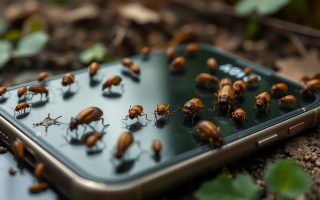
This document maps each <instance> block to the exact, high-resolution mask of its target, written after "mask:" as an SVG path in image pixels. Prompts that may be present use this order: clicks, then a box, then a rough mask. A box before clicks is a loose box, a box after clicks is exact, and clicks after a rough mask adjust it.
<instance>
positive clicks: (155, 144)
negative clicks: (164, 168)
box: [151, 140, 162, 156]
mask: <svg viewBox="0 0 320 200" xmlns="http://www.w3.org/2000/svg"><path fill="white" fill-rule="evenodd" d="M151 147H152V150H153V153H154V155H156V156H159V155H160V152H161V149H162V144H161V141H160V140H153V141H152V146H151Z"/></svg>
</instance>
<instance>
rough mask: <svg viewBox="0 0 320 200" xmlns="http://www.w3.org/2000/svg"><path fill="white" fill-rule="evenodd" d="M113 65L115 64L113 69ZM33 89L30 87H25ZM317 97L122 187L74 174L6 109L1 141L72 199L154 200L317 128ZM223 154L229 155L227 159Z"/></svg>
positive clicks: (268, 72)
mask: <svg viewBox="0 0 320 200" xmlns="http://www.w3.org/2000/svg"><path fill="white" fill-rule="evenodd" d="M199 46H200V48H201V49H205V50H209V51H213V52H215V53H218V54H220V55H221V56H224V57H228V59H233V60H234V61H235V63H237V64H239V65H245V66H249V67H251V68H253V69H254V71H259V72H260V73H262V74H265V75H267V76H276V77H277V78H278V79H280V80H285V81H287V82H291V83H292V84H294V85H297V86H298V87H301V85H299V84H297V83H295V82H293V81H290V80H288V79H285V78H283V77H281V76H279V75H277V74H276V73H274V72H273V71H271V70H269V69H266V68H263V67H261V66H259V65H256V64H253V63H251V62H249V61H246V60H244V59H242V58H239V57H237V56H235V55H232V54H228V53H225V52H222V51H220V50H217V49H215V48H213V47H210V46H208V45H203V44H199ZM179 48H184V46H180V47H179ZM133 59H134V57H133ZM115 63H118V62H115ZM113 64H114V63H111V64H107V65H113ZM107 65H105V66H107ZM85 70H86V69H82V70H78V71H76V72H75V74H77V73H82V72H84V71H85ZM60 77H61V76H54V77H52V78H50V79H57V78H60ZM29 84H30V83H27V84H23V85H29ZM21 86H22V85H19V86H16V87H12V88H10V89H15V88H17V87H21ZM316 96H317V98H316V100H315V102H313V103H312V104H310V105H308V111H306V109H305V108H301V109H297V110H294V111H293V112H290V113H287V114H284V115H282V116H280V117H278V118H276V119H272V120H269V121H267V122H264V123H262V124H259V125H257V126H255V127H252V128H249V129H246V130H244V131H241V132H239V133H237V134H234V135H231V136H228V137H227V138H226V144H225V145H223V146H222V147H221V148H217V149H210V148H209V146H208V145H204V146H201V147H199V148H197V149H194V150H193V151H192V152H189V153H188V154H186V153H185V155H184V156H177V158H175V159H172V160H171V161H169V162H166V163H164V164H160V165H159V166H157V167H155V168H152V169H151V170H146V171H145V172H143V173H140V174H137V175H136V176H133V177H131V178H129V179H125V180H121V181H117V182H108V183H106V182H103V181H102V180H96V179H92V178H90V177H88V176H87V175H86V174H83V173H81V172H79V170H78V171H77V170H75V169H74V167H73V170H71V169H70V166H68V163H67V161H66V160H63V159H58V158H57V155H55V156H53V155H51V154H50V153H49V152H50V150H49V151H46V150H45V148H49V147H45V148H42V147H41V146H45V145H44V143H41V140H39V139H38V138H37V137H35V136H33V135H32V134H31V133H30V132H29V131H30V129H29V128H27V127H25V126H24V125H21V124H19V123H18V122H17V121H16V120H15V119H13V118H12V117H11V116H9V114H8V113H7V112H6V111H4V110H3V109H2V108H1V109H0V125H1V128H0V131H1V132H0V138H1V139H2V140H4V141H5V142H6V143H7V144H9V146H10V144H12V143H13V142H14V141H15V140H16V139H19V140H20V141H22V142H23V143H24V145H25V147H26V149H27V152H28V154H30V156H31V157H33V158H32V159H30V158H29V159H28V158H26V161H27V162H28V163H29V164H30V165H32V166H33V165H34V164H35V163H37V162H43V163H45V165H46V167H47V170H46V173H45V177H46V178H47V179H48V180H50V182H51V183H53V185H54V186H55V188H57V190H58V191H60V192H61V193H63V195H65V196H66V197H70V198H75V199H87V198H93V197H94V198H98V199H104V198H141V197H142V196H143V197H150V196H154V195H155V194H157V193H159V191H163V190H164V189H165V188H169V186H172V185H176V184H178V183H179V182H182V181H183V180H187V179H190V178H191V177H194V176H196V175H198V174H200V173H203V172H205V171H208V170H212V169H214V168H217V167H219V166H222V165H223V164H225V163H227V162H229V161H231V160H233V159H235V158H239V157H240V156H243V155H246V154H248V153H250V152H253V151H255V150H256V149H259V148H261V147H264V146H266V145H269V144H272V143H274V142H276V141H278V140H282V139H285V138H288V137H291V136H292V135H294V134H297V133H299V132H301V131H302V130H304V129H307V128H311V127H313V126H315V125H316V123H317V121H318V119H319V118H320V107H319V106H320V98H319V95H318V94H316ZM309 109H310V110H309ZM301 124H302V125H301ZM297 125H299V126H297ZM292 129H294V130H293V131H292ZM24 133H25V134H24ZM261 141H262V143H261ZM261 144H262V145H261ZM222 154H223V156H221V155H222ZM208 160H210V162H208ZM173 177H174V178H173Z"/></svg>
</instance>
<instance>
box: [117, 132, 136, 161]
mask: <svg viewBox="0 0 320 200" xmlns="http://www.w3.org/2000/svg"><path fill="white" fill-rule="evenodd" d="M132 143H133V137H132V133H131V132H129V131H125V132H123V133H122V134H121V135H120V138H119V140H118V144H117V147H116V154H115V156H116V157H117V158H122V156H123V154H124V153H125V152H126V151H127V149H128V148H129V147H130V146H131V144H132Z"/></svg>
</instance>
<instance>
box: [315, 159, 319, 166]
mask: <svg viewBox="0 0 320 200" xmlns="http://www.w3.org/2000/svg"><path fill="white" fill-rule="evenodd" d="M314 164H315V165H316V166H317V167H320V158H318V159H317V160H316V161H315V163H314Z"/></svg>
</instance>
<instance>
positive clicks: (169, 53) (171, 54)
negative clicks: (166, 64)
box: [166, 47, 176, 60]
mask: <svg viewBox="0 0 320 200" xmlns="http://www.w3.org/2000/svg"><path fill="white" fill-rule="evenodd" d="M166 56H167V58H168V60H172V59H173V58H174V57H175V56H176V50H175V48H174V47H169V48H167V50H166Z"/></svg>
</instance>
